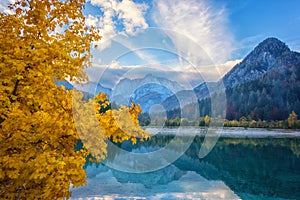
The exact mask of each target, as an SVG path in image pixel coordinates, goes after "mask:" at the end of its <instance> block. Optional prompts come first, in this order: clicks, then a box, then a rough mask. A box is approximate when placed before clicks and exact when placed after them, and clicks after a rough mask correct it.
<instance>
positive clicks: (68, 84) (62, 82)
mask: <svg viewBox="0 0 300 200" xmlns="http://www.w3.org/2000/svg"><path fill="white" fill-rule="evenodd" d="M54 82H55V84H56V85H58V86H64V87H65V88H66V89H67V90H72V89H73V88H74V86H73V85H72V84H71V83H69V82H68V81H57V80H56V79H54Z"/></svg>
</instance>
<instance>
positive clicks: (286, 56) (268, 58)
mask: <svg viewBox="0 0 300 200" xmlns="http://www.w3.org/2000/svg"><path fill="white" fill-rule="evenodd" d="M295 62H297V53H296V52H292V51H291V50H290V49H289V48H288V47H287V45H285V44H284V43H283V42H281V41H280V40H278V39H276V38H268V39H266V40H264V41H263V42H261V43H260V44H259V45H258V46H257V47H255V49H254V50H253V51H252V52H251V53H250V54H249V55H247V56H246V58H245V59H244V60H243V61H242V62H241V63H239V64H237V65H236V66H234V67H233V68H232V69H231V70H230V71H229V72H228V73H227V74H226V75H225V76H224V78H223V79H222V81H223V83H224V86H225V87H226V88H232V87H234V86H236V85H240V84H243V83H246V82H248V81H252V80H255V79H258V78H260V77H261V76H263V75H264V74H266V73H268V72H269V71H274V70H278V71H279V72H280V71H282V70H285V68H289V67H291V66H293V65H294V64H295Z"/></svg>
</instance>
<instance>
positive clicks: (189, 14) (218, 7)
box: [0, 0, 300, 87]
mask: <svg viewBox="0 0 300 200" xmlns="http://www.w3.org/2000/svg"><path fill="white" fill-rule="evenodd" d="M7 2H13V0H6V2H5V1H1V4H0V10H1V11H4V10H6V8H5V6H6V5H7ZM299 10H300V1H286V0H276V1H273V0H264V1H260V0H235V1H230V0H133V1H130V0H88V2H87V3H86V5H85V9H84V14H85V15H86V23H87V24H88V25H89V26H95V27H97V28H99V29H100V31H101V34H102V36H103V38H102V40H101V41H100V42H99V45H98V48H96V49H93V51H92V52H93V55H94V57H93V68H91V69H88V70H87V73H88V74H89V76H90V79H91V81H94V82H99V81H100V82H101V84H103V85H105V86H107V87H113V86H114V85H115V84H116V83H117V82H118V80H120V79H122V78H135V76H136V77H143V76H144V75H146V74H147V73H153V74H156V75H158V76H159V75H161V76H166V74H167V76H168V77H166V78H169V79H175V80H176V81H179V79H180V80H181V81H189V82H190V83H191V84H192V85H197V84H199V83H200V82H202V81H203V80H206V81H216V80H218V79H219V78H220V77H222V76H223V75H224V73H226V72H227V71H228V70H230V69H231V68H232V67H233V66H234V65H235V64H236V63H238V62H240V61H241V59H242V58H244V57H245V56H246V55H247V54H248V53H249V52H250V51H251V50H252V49H253V48H254V47H255V46H256V45H257V44H258V43H259V42H261V41H262V40H264V39H265V38H267V37H277V38H279V39H280V40H282V41H283V42H285V43H286V44H287V45H288V46H289V47H290V48H291V49H292V50H294V51H300V26H299V24H300V14H299ZM162 72H163V73H162ZM179 74H180V76H179ZM179 77H180V78H179Z"/></svg>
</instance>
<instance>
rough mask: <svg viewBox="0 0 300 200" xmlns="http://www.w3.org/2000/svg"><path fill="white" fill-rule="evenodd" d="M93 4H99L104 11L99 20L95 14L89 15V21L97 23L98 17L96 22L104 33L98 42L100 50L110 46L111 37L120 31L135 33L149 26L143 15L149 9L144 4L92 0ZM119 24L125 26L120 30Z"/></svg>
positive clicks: (114, 0)
mask: <svg viewBox="0 0 300 200" xmlns="http://www.w3.org/2000/svg"><path fill="white" fill-rule="evenodd" d="M91 4H92V5H94V6H98V7H99V8H100V10H101V11H102V12H103V16H102V17H100V18H99V22H98V19H97V18H96V17H95V16H90V17H89V16H88V18H87V19H88V20H87V23H95V22H96V19H97V22H98V23H97V22H96V24H97V27H98V28H99V30H100V34H101V35H102V40H100V41H99V43H98V47H99V49H100V50H103V49H105V48H107V47H108V46H110V44H111V41H110V40H111V38H112V37H113V36H115V35H116V34H118V33H120V32H124V33H125V34H128V35H133V34H135V33H136V31H137V30H138V29H145V28H147V27H148V24H147V22H146V20H145V18H144V15H143V14H144V12H145V11H146V9H147V6H145V5H144V4H138V3H134V2H133V1H130V0H123V1H118V0H91ZM116 19H118V22H116ZM117 24H122V25H123V26H124V28H123V29H121V30H120V26H117Z"/></svg>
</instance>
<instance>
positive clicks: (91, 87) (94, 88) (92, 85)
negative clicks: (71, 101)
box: [75, 82, 112, 96]
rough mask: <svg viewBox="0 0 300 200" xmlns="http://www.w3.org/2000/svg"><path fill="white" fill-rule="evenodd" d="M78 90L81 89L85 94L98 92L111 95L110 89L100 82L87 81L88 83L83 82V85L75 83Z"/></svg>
mask: <svg viewBox="0 0 300 200" xmlns="http://www.w3.org/2000/svg"><path fill="white" fill-rule="evenodd" d="M75 87H76V88H77V89H78V90H81V91H83V92H85V93H87V94H90V95H91V96H93V95H94V94H98V93H99V92H102V93H105V94H107V95H108V96H111V94H112V89H110V88H106V87H104V86H102V85H101V84H100V83H96V82H89V83H88V84H84V85H83V86H80V85H76V86H75Z"/></svg>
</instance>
